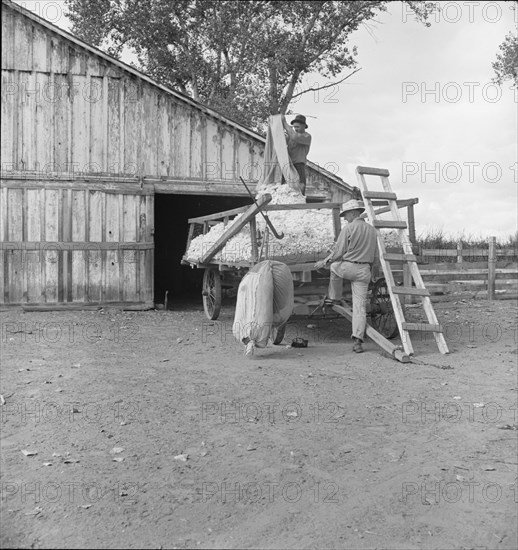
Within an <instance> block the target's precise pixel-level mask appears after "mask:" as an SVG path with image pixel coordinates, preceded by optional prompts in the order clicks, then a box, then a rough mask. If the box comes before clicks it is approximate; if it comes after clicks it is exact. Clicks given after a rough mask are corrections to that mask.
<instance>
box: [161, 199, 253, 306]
mask: <svg viewBox="0 0 518 550" xmlns="http://www.w3.org/2000/svg"><path fill="white" fill-rule="evenodd" d="M250 204H252V200H251V199H250V198H247V197H218V196H208V197H207V196H203V195H160V194H157V195H155V302H156V303H163V302H164V296H165V292H166V290H168V291H169V293H168V301H169V302H170V303H171V302H173V301H180V300H182V301H183V300H185V299H192V298H193V297H196V298H199V299H201V284H202V279H203V270H202V269H191V268H190V267H189V266H184V265H181V264H180V261H181V259H182V256H183V255H184V253H185V248H186V245H187V234H188V230H189V226H188V222H187V220H188V219H189V218H195V217H197V216H205V215H207V214H215V213H217V212H222V211H223V210H230V209H231V208H237V207H239V206H244V205H250Z"/></svg>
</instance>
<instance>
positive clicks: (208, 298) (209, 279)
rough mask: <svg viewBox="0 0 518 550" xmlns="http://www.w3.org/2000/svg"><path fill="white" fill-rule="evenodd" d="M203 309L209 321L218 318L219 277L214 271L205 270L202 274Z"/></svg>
mask: <svg viewBox="0 0 518 550" xmlns="http://www.w3.org/2000/svg"><path fill="white" fill-rule="evenodd" d="M201 294H202V296H203V309H204V310H205V315H206V316H207V318H208V319H210V320H211V321H213V320H215V319H217V318H218V316H219V312H220V311H221V275H220V273H219V271H216V270H215V269H211V268H209V267H208V268H206V269H205V272H204V274H203V289H202V293H201Z"/></svg>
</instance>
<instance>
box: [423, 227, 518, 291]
mask: <svg viewBox="0 0 518 550" xmlns="http://www.w3.org/2000/svg"><path fill="white" fill-rule="evenodd" d="M416 255H417V256H418V261H419V264H420V265H419V269H420V271H421V274H422V276H423V280H424V282H425V285H426V287H427V288H429V290H430V291H431V292H432V293H435V294H444V293H446V292H463V291H464V292H475V293H482V292H483V291H487V298H488V299H490V300H493V299H495V297H496V296H497V295H498V296H502V297H513V298H514V297H516V296H518V249H516V248H499V247H497V246H496V238H495V237H491V238H490V239H489V247H488V248H472V247H463V246H462V243H458V245H457V248H452V249H425V248H418V250H416Z"/></svg>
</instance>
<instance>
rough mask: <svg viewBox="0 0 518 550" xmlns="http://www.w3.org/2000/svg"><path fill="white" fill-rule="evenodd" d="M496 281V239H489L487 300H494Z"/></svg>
mask: <svg viewBox="0 0 518 550" xmlns="http://www.w3.org/2000/svg"><path fill="white" fill-rule="evenodd" d="M495 281H496V237H490V238H489V257H488V265H487V299H488V300H494V299H495Z"/></svg>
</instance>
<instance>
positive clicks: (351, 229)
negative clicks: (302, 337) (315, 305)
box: [315, 200, 379, 353]
mask: <svg viewBox="0 0 518 550" xmlns="http://www.w3.org/2000/svg"><path fill="white" fill-rule="evenodd" d="M364 211H365V206H364V204H363V202H362V201H359V200H350V201H348V202H346V203H344V204H343V205H342V211H341V212H340V216H343V217H344V218H345V220H346V221H347V222H348V223H347V224H346V225H345V226H344V227H343V228H342V230H341V232H340V235H339V236H338V239H337V241H336V243H335V246H334V250H333V252H332V253H331V254H330V255H329V256H328V257H327V258H325V259H323V260H320V261H319V262H317V263H316V264H315V269H322V268H323V267H325V266H326V265H327V264H331V275H330V279H329V292H328V297H326V298H325V299H324V305H330V306H333V305H342V304H343V302H342V293H343V279H347V280H349V281H351V288H352V295H353V320H352V325H353V332H352V338H353V340H354V346H353V351H354V352H356V353H362V352H363V345H362V344H363V340H364V337H365V328H366V324H367V311H366V302H367V292H368V289H369V283H370V281H371V278H372V266H373V264H374V262H376V261H377V262H379V259H378V257H379V254H378V234H377V231H376V229H374V227H372V225H369V224H368V223H366V222H365V220H364V219H363V218H361V217H360V215H361V214H362V213H363V212H364Z"/></svg>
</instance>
